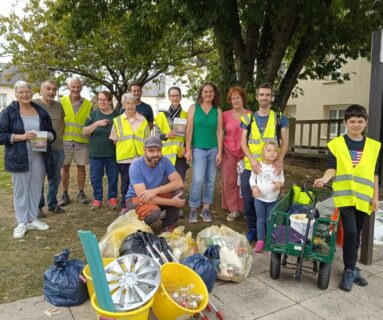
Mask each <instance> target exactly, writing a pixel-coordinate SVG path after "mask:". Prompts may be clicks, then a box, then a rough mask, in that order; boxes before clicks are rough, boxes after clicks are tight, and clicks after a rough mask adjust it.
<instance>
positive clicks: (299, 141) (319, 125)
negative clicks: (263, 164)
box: [289, 118, 343, 152]
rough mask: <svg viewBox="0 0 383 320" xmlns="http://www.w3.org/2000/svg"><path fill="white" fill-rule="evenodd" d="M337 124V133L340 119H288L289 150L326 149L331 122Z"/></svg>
mask: <svg viewBox="0 0 383 320" xmlns="http://www.w3.org/2000/svg"><path fill="white" fill-rule="evenodd" d="M334 123H335V124H336V125H337V133H338V135H339V134H340V132H341V125H342V123H343V120H342V119H339V120H338V119H328V120H295V118H291V119H289V151H296V150H297V149H310V150H313V151H322V152H323V151H324V150H326V148H327V147H326V145H327V142H328V141H330V140H331V139H332V138H334V136H331V134H330V130H331V124H334Z"/></svg>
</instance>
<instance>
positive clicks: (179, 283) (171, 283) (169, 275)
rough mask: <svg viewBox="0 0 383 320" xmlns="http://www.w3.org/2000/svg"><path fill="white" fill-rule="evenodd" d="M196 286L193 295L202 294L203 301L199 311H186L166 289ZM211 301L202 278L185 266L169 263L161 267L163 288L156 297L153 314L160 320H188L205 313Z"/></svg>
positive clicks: (161, 287)
mask: <svg viewBox="0 0 383 320" xmlns="http://www.w3.org/2000/svg"><path fill="white" fill-rule="evenodd" d="M190 284H193V285H194V288H193V290H192V292H193V294H198V295H200V294H202V296H203V299H202V301H201V303H200V305H199V308H198V309H194V310H191V309H186V308H183V307H181V306H180V305H179V304H178V303H177V302H175V301H174V300H173V299H172V298H171V297H170V295H169V294H168V292H167V291H166V288H169V287H176V288H180V287H187V286H189V285H190ZM208 301H209V294H208V291H207V288H206V285H205V283H204V282H203V280H202V279H201V277H200V276H199V275H198V274H197V273H195V272H194V271H193V270H192V269H190V268H189V267H187V266H184V265H183V264H179V263H175V262H169V263H165V264H163V265H162V266H161V286H160V287H159V288H158V290H157V292H156V294H155V295H154V302H153V308H152V309H153V313H154V315H155V316H156V317H157V318H158V319H159V320H172V319H178V318H182V319H184V318H185V319H188V318H189V317H191V316H192V315H194V314H196V313H199V312H201V311H203V310H204V309H205V308H206V306H207V303H208Z"/></svg>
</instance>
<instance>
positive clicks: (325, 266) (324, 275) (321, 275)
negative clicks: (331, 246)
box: [318, 262, 331, 290]
mask: <svg viewBox="0 0 383 320" xmlns="http://www.w3.org/2000/svg"><path fill="white" fill-rule="evenodd" d="M330 274H331V263H324V262H321V263H319V272H318V288H319V289H322V290H326V289H327V288H328V284H329V282H330Z"/></svg>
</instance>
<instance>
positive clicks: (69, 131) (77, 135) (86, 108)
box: [61, 96, 92, 143]
mask: <svg viewBox="0 0 383 320" xmlns="http://www.w3.org/2000/svg"><path fill="white" fill-rule="evenodd" d="M61 104H62V106H63V109H64V112H65V118H64V122H65V128H64V134H63V140H64V141H76V142H79V143H89V137H87V136H84V135H83V134H82V129H83V128H84V125H85V122H86V119H87V118H88V117H89V114H90V112H91V111H92V103H91V102H90V101H89V100H87V99H84V100H83V102H82V104H81V106H80V108H79V110H78V112H77V113H76V114H75V113H74V110H73V106H72V102H71V101H70V98H69V96H65V97H63V98H62V99H61Z"/></svg>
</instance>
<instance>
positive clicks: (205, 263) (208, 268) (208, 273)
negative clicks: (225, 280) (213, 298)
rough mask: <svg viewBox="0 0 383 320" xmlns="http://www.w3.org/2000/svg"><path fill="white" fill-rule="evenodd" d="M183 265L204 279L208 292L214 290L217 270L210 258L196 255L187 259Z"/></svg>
mask: <svg viewBox="0 0 383 320" xmlns="http://www.w3.org/2000/svg"><path fill="white" fill-rule="evenodd" d="M182 264H184V265H185V266H188V267H189V268H191V269H193V270H194V271H195V272H196V273H197V274H198V275H199V276H200V277H201V278H202V280H203V282H205V285H206V287H207V291H208V292H211V291H212V290H213V287H214V282H215V280H216V279H217V269H216V267H215V266H214V264H213V263H212V262H211V261H210V260H209V259H208V258H206V257H205V256H203V255H202V254H199V253H196V254H193V255H191V256H189V257H187V258H185V259H184V260H183V261H182Z"/></svg>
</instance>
